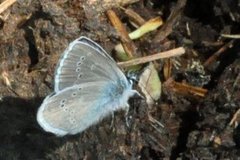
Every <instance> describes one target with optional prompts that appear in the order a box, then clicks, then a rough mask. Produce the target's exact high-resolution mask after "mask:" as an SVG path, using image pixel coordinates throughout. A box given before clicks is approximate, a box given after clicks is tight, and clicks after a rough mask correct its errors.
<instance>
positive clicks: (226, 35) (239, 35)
mask: <svg viewBox="0 0 240 160" xmlns="http://www.w3.org/2000/svg"><path fill="white" fill-rule="evenodd" d="M221 36H222V37H224V38H232V39H240V34H221Z"/></svg>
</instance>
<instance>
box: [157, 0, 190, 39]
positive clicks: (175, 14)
mask: <svg viewBox="0 0 240 160" xmlns="http://www.w3.org/2000/svg"><path fill="white" fill-rule="evenodd" d="M186 2H187V0H178V1H177V4H176V6H175V8H174V9H173V10H172V12H171V14H170V16H169V17H168V19H167V21H166V23H165V24H164V26H163V27H162V28H161V29H160V30H159V31H158V33H157V34H156V36H155V37H154V43H159V42H161V41H162V40H164V39H165V38H166V37H167V36H168V35H169V34H171V33H172V28H173V25H174V24H175V23H176V22H177V20H178V19H179V17H180V16H181V13H182V11H183V9H184V7H185V5H186Z"/></svg>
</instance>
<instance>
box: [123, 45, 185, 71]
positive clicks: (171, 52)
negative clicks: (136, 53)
mask: <svg viewBox="0 0 240 160" xmlns="http://www.w3.org/2000/svg"><path fill="white" fill-rule="evenodd" d="M184 53H185V49H184V48H183V47H179V48H175V49H172V50H169V51H165V52H160V53H156V54H153V55H150V56H146V57H141V58H135V59H132V60H129V61H125V62H119V63H118V65H119V66H120V67H128V66H134V65H137V64H143V63H147V62H151V61H154V60H157V59H162V58H170V57H175V56H180V55H182V54H184Z"/></svg>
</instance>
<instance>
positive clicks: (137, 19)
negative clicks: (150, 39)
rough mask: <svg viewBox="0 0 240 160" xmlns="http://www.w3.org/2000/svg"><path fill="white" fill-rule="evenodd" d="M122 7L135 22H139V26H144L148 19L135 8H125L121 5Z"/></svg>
mask: <svg viewBox="0 0 240 160" xmlns="http://www.w3.org/2000/svg"><path fill="white" fill-rule="evenodd" d="M120 8H121V9H123V10H124V12H125V14H126V15H127V16H128V17H129V19H130V20H131V21H133V22H134V23H135V24H137V25H138V26H142V25H143V24H144V23H145V22H146V21H145V20H144V19H143V18H142V17H141V16H140V15H139V14H138V13H136V12H135V11H134V10H132V9H130V8H127V9H125V8H123V7H120Z"/></svg>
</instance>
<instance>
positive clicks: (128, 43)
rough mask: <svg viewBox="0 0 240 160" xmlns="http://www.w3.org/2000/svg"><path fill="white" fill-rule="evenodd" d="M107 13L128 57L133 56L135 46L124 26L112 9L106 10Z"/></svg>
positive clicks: (134, 54)
mask: <svg viewBox="0 0 240 160" xmlns="http://www.w3.org/2000/svg"><path fill="white" fill-rule="evenodd" d="M107 15H108V18H109V20H110V21H111V23H112V25H113V26H114V27H115V29H116V30H117V32H118V35H119V36H120V40H121V42H122V45H123V48H124V50H125V52H126V53H127V55H128V58H132V57H135V56H136V55H137V54H136V50H137V49H136V47H135V45H134V43H133V41H132V40H131V39H130V37H129V36H128V32H127V30H126V28H125V26H124V25H123V24H122V22H121V21H120V19H119V18H118V16H117V15H116V13H115V12H114V11H113V10H108V11H107Z"/></svg>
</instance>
